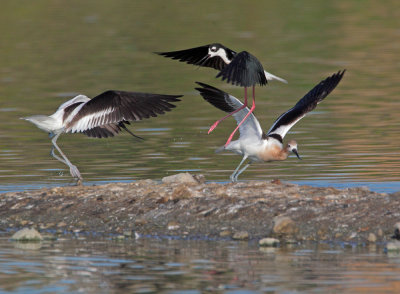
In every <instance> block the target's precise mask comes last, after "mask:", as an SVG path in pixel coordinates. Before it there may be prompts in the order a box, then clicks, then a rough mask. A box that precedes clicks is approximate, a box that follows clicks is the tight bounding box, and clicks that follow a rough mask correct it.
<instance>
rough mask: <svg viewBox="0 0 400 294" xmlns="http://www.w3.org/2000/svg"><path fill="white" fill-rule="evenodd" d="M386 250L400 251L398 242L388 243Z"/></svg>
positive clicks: (399, 242)
mask: <svg viewBox="0 0 400 294" xmlns="http://www.w3.org/2000/svg"><path fill="white" fill-rule="evenodd" d="M386 249H387V251H400V241H392V242H388V243H387V245H386Z"/></svg>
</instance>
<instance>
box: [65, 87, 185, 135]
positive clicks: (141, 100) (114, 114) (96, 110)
mask: <svg viewBox="0 0 400 294" xmlns="http://www.w3.org/2000/svg"><path fill="white" fill-rule="evenodd" d="M181 96H182V95H162V94H149V93H139V92H125V91H114V90H109V91H106V92H104V93H102V94H100V95H98V96H96V97H94V98H93V99H91V100H89V101H88V102H86V103H77V104H74V105H71V106H70V108H66V109H65V111H66V112H65V114H66V115H64V124H65V132H71V133H77V132H84V133H85V134H87V135H89V136H96V137H98V136H100V137H105V136H106V135H108V136H109V135H110V133H113V134H114V135H115V134H117V133H118V131H119V130H120V128H123V129H124V127H125V126H124V123H125V121H137V120H142V119H145V118H150V117H156V116H157V115H159V114H164V113H165V112H166V111H170V110H171V109H172V108H174V107H175V105H173V104H171V103H172V102H177V101H180V100H179V99H178V98H179V97H181ZM72 107H73V108H72ZM121 122H122V125H121ZM92 129H94V130H93V131H89V130H92Z"/></svg>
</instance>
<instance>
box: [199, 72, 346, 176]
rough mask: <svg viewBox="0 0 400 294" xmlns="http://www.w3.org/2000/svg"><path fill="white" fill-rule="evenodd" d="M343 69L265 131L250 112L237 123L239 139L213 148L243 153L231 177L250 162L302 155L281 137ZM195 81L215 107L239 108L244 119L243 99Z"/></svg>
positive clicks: (238, 117)
mask: <svg viewBox="0 0 400 294" xmlns="http://www.w3.org/2000/svg"><path fill="white" fill-rule="evenodd" d="M344 73H345V70H343V71H339V72H337V73H335V74H333V75H332V76H330V77H328V78H326V79H325V80H323V81H321V82H320V83H319V84H318V85H316V86H315V87H314V88H313V89H312V90H311V91H309V92H308V93H307V94H306V95H305V96H304V97H303V98H301V99H300V100H299V101H298V102H297V103H296V105H295V106H294V107H292V108H291V109H289V110H288V111H286V112H284V113H283V114H281V115H280V116H279V117H278V118H277V119H276V120H275V122H274V123H273V125H272V126H271V128H270V129H269V130H268V132H267V133H265V132H263V130H262V129H261V126H260V123H259V122H258V120H257V118H256V117H255V115H254V114H253V113H251V114H250V116H249V118H248V119H247V120H246V121H245V122H244V123H243V124H241V125H240V126H239V132H240V137H239V139H238V140H235V141H232V142H230V143H229V144H228V145H225V146H222V147H220V148H218V149H217V150H216V152H222V151H224V150H228V151H232V152H234V153H236V154H239V155H242V156H243V159H242V161H241V162H240V163H239V165H238V166H237V168H236V169H235V171H234V172H233V173H232V175H231V176H230V179H231V181H232V182H236V181H237V179H238V176H239V175H240V174H241V173H242V172H244V171H245V170H246V169H247V168H248V167H249V165H250V164H251V163H253V162H269V161H276V160H285V159H286V158H287V157H288V156H289V154H290V153H294V154H295V155H296V156H297V157H298V158H299V159H301V158H300V155H299V153H298V146H297V142H296V141H295V140H290V141H289V142H288V143H286V144H285V145H283V138H284V137H285V135H286V133H287V132H288V131H289V130H290V129H291V128H292V127H293V126H294V125H295V124H296V123H297V122H298V121H299V120H301V119H302V118H303V117H304V116H306V114H307V113H309V112H310V111H312V110H313V109H315V108H316V107H317V104H318V103H320V102H321V101H322V100H323V99H324V98H325V97H326V96H328V95H329V93H330V92H332V91H333V89H335V88H336V86H337V85H338V84H339V82H340V80H341V79H342V77H343V75H344ZM197 84H198V85H200V86H201V87H202V88H196V90H198V91H199V92H200V94H201V96H202V97H203V98H204V99H205V100H206V101H208V102H209V103H211V104H212V105H214V106H215V107H217V108H218V109H220V110H222V111H225V112H230V113H231V112H233V111H235V110H237V109H241V110H240V111H238V112H236V113H234V114H233V117H234V118H235V120H236V122H237V123H238V125H239V124H240V122H241V121H242V120H243V117H245V116H246V115H248V114H249V113H250V110H249V108H248V107H246V108H244V109H243V108H242V106H243V103H242V102H240V101H239V100H238V99H237V98H235V97H234V96H232V95H229V94H228V93H225V92H223V91H221V90H219V89H217V88H214V87H212V86H209V85H207V84H204V83H200V82H197ZM246 159H249V163H248V164H246V165H245V166H244V167H243V168H242V169H240V167H241V166H242V164H243V163H244V162H245V161H246Z"/></svg>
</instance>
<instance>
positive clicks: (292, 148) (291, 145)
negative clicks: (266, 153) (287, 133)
mask: <svg viewBox="0 0 400 294" xmlns="http://www.w3.org/2000/svg"><path fill="white" fill-rule="evenodd" d="M286 150H287V152H288V153H289V152H293V153H294V154H295V155H296V156H297V158H298V159H300V160H301V157H300V155H299V153H298V152H297V142H296V141H295V140H290V141H289V142H288V143H287V145H286Z"/></svg>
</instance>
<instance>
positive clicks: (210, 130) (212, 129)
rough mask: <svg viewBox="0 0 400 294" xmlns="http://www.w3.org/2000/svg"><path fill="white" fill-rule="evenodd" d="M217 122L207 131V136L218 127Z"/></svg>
mask: <svg viewBox="0 0 400 294" xmlns="http://www.w3.org/2000/svg"><path fill="white" fill-rule="evenodd" d="M218 124H219V121H216V122H215V123H214V124H213V125H212V126H211V127H210V129H209V130H208V134H210V133H211V132H212V131H214V129H215V128H216V127H217V126H218Z"/></svg>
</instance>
